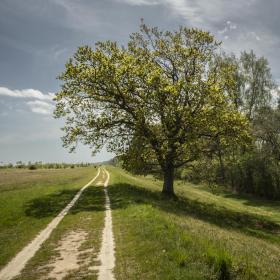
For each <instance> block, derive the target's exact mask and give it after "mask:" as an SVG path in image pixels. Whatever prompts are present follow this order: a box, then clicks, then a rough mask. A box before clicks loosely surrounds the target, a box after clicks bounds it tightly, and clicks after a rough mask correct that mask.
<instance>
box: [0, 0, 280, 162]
mask: <svg viewBox="0 0 280 280" xmlns="http://www.w3.org/2000/svg"><path fill="white" fill-rule="evenodd" d="M279 10H280V1H279V0H266V1H263V0H234V1H233V0H24V1H22V0H0V163H1V162H4V163H7V162H13V163H14V162H16V161H18V160H22V161H25V162H27V161H43V162H62V161H63V162H81V161H83V162H96V161H103V160H108V159H110V158H111V157H112V156H113V154H111V153H108V152H107V151H106V149H103V150H102V151H101V152H100V153H99V154H97V155H96V156H95V157H92V155H91V151H90V150H89V148H87V147H84V146H81V145H79V146H78V148H77V151H76V153H74V154H70V153H69V152H68V150H67V149H65V148H63V147H62V142H61V140H60V137H61V136H62V132H61V130H60V128H61V127H63V121H62V120H57V119H54V118H53V116H52V112H53V108H54V102H53V101H52V97H53V96H54V94H55V93H56V92H57V91H59V88H60V81H59V80H57V78H56V77H57V76H58V75H59V73H61V72H62V71H63V70H64V65H65V62H66V61H67V60H68V59H69V58H70V57H71V56H72V55H73V53H74V52H75V50H76V49H77V47H78V46H81V45H90V46H93V45H94V43H96V42H97V41H103V40H113V41H117V42H118V43H119V44H121V45H125V44H126V42H127V40H128V37H129V34H130V33H132V32H135V31H137V30H138V28H139V24H140V21H141V18H143V19H144V21H145V23H146V24H148V25H151V26H158V27H160V28H161V29H164V30H166V29H168V30H175V29H177V28H178V27H179V26H180V25H182V26H187V27H198V28H202V29H204V30H208V31H210V32H211V33H213V34H214V35H215V36H216V37H217V39H219V40H221V41H223V44H222V48H223V49H224V50H225V51H226V52H233V53H235V54H236V55H238V54H239V53H240V52H241V51H243V50H251V49H253V50H254V51H255V53H256V54H257V55H258V56H264V57H266V58H267V59H268V61H269V63H270V66H271V70H272V73H273V78H274V79H275V81H277V82H280V63H279V62H280V52H279V49H280V21H279Z"/></svg>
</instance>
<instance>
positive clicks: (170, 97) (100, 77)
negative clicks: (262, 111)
mask: <svg viewBox="0 0 280 280" xmlns="http://www.w3.org/2000/svg"><path fill="white" fill-rule="evenodd" d="M219 51H220V43H219V42H217V41H216V40H215V38H214V37H213V36H212V35H211V34H210V33H209V32H205V31H202V30H199V29H189V28H183V27H182V28H180V29H179V30H178V31H174V32H169V31H165V32H163V31H160V30H158V29H157V28H149V27H147V26H146V25H145V24H142V25H141V27H140V31H139V32H137V33H133V34H132V35H131V36H130V39H129V42H128V44H127V46H126V47H120V46H118V44H117V43H116V42H111V41H106V42H98V43H96V44H95V47H94V48H91V47H89V46H83V47H80V48H79V49H78V50H77V52H76V53H75V54H74V56H73V58H71V59H70V60H69V62H68V63H67V64H66V69H65V71H64V73H62V74H61V75H60V79H61V80H62V81H63V84H62V86H61V91H60V92H59V93H57V95H56V102H57V103H56V110H55V116H56V117H64V118H65V119H66V122H65V127H64V132H65V135H64V136H63V142H64V145H65V146H66V147H71V148H72V149H74V148H75V145H76V143H77V142H78V141H81V142H82V143H84V144H87V145H90V146H91V147H92V149H93V151H94V152H96V151H99V150H100V149H101V148H102V147H103V146H104V145H106V147H107V149H109V150H111V151H114V152H115V153H116V154H125V153H128V152H129V150H130V149H131V147H133V145H134V147H135V143H138V144H139V150H138V153H130V154H131V156H133V155H135V154H136V155H137V154H138V155H137V156H139V153H140V152H141V151H142V154H141V155H142V157H147V158H149V159H150V162H152V163H153V164H157V165H158V166H159V167H160V169H161V171H162V173H163V176H164V185H163V192H164V193H165V194H168V195H173V194H174V190H173V180H174V170H175V169H176V168H178V167H181V166H183V165H184V164H186V163H188V162H190V161H193V160H195V159H196V158H197V157H198V156H199V154H200V153H201V152H203V151H206V150H207V143H208V141H209V140H211V139H213V138H215V137H216V138H217V137H219V141H222V142H224V143H226V142H231V141H236V142H240V141H244V140H245V139H246V137H247V132H246V131H247V122H246V120H245V118H244V117H243V116H242V115H241V114H240V113H239V112H238V111H237V110H236V108H235V106H234V105H233V102H232V96H231V92H232V89H233V88H235V84H234V83H235V80H234V78H233V75H234V73H235V70H236V69H235V66H234V65H233V64H230V63H227V62H224V61H223V60H222V59H219ZM134 160H136V161H137V158H135V159H134ZM139 160H140V157H139Z"/></svg>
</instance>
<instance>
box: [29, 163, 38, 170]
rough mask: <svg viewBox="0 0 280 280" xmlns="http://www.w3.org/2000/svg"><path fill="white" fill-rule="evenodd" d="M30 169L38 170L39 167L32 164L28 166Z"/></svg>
mask: <svg viewBox="0 0 280 280" xmlns="http://www.w3.org/2000/svg"><path fill="white" fill-rule="evenodd" d="M28 169H29V170H36V169H37V167H36V165H34V164H31V165H29V166H28Z"/></svg>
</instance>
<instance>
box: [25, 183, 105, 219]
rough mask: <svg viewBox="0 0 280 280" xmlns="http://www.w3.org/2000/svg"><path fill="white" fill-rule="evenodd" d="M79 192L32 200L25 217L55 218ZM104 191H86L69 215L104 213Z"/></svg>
mask: <svg viewBox="0 0 280 280" xmlns="http://www.w3.org/2000/svg"><path fill="white" fill-rule="evenodd" d="M77 192H78V190H63V191H60V192H57V193H54V194H50V195H45V196H42V197H39V198H35V199H32V200H30V201H29V202H28V203H27V204H26V205H25V215H26V216H31V217H35V218H38V219H40V218H44V217H55V216H56V215H58V214H59V213H60V211H62V209H64V207H66V205H67V204H68V203H69V202H70V201H71V200H72V199H73V198H74V196H75V195H76V194H77ZM104 204H105V197H104V191H103V189H102V188H101V187H89V188H88V189H86V190H85V191H84V192H83V193H82V195H81V196H80V198H79V199H78V201H77V202H76V204H75V205H74V206H73V207H72V208H71V210H70V211H69V214H76V213H79V212H82V211H104V209H105V206H104Z"/></svg>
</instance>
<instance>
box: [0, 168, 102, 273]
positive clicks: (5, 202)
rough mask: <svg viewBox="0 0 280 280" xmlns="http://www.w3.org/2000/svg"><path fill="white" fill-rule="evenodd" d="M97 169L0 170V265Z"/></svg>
mask: <svg viewBox="0 0 280 280" xmlns="http://www.w3.org/2000/svg"><path fill="white" fill-rule="evenodd" d="M96 172H97V169H95V168H92V167H89V168H75V169H56V170H55V169H53V170H32V171H30V170H20V169H4V170H0V268H1V267H3V265H5V264H6V263H7V262H8V261H9V260H10V259H11V258H12V257H13V256H14V255H15V254H16V253H17V252H18V251H19V250H20V249H21V248H23V247H24V246H25V245H26V244H27V243H28V242H29V241H30V240H32V239H33V238H34V237H35V236H36V234H37V233H38V232H39V231H40V230H41V229H43V228H44V227H45V226H46V225H47V224H48V223H49V222H50V221H51V220H52V219H53V218H54V217H55V216H56V215H57V214H58V213H59V212H60V210H62V209H63V208H64V206H66V204H67V203H68V202H69V201H70V200H71V198H72V197H73V196H74V195H75V193H76V192H77V190H78V189H80V188H81V187H82V186H83V185H84V184H86V183H87V182H88V181H89V180H90V179H92V178H93V177H94V175H95V174H96Z"/></svg>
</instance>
